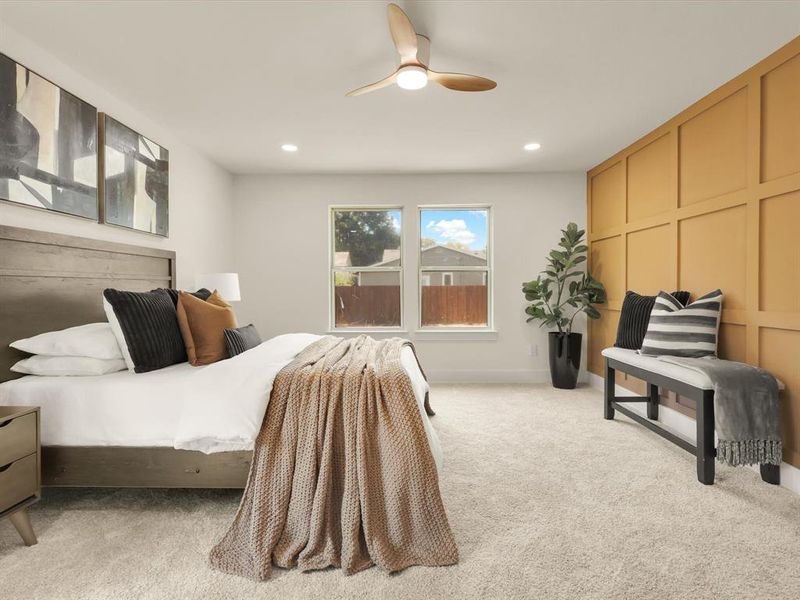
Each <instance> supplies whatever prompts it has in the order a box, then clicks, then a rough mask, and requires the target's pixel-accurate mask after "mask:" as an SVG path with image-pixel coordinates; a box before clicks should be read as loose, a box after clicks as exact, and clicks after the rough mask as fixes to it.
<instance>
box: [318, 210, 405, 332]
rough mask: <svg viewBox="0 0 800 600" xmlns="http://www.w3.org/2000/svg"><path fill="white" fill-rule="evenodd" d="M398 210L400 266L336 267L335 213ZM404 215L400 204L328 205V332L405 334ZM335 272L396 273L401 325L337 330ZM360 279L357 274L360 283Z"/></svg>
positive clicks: (339, 328)
mask: <svg viewBox="0 0 800 600" xmlns="http://www.w3.org/2000/svg"><path fill="white" fill-rule="evenodd" d="M368 210H373V211H376V212H380V211H390V210H392V211H399V212H400V265H399V266H397V267H336V266H334V261H335V258H336V233H335V228H336V212H337V211H341V212H346V211H368ZM404 221H405V216H404V214H403V206H402V205H399V204H363V205H358V204H356V205H353V204H331V205H329V206H328V331H330V332H335V333H362V332H368V333H375V332H381V331H392V332H398V331H405V329H404V327H405V298H404V296H405V293H404V289H403V279H404V265H405V259H404V257H403V249H404V248H405V244H406V235H405V229H406V228H405V225H404ZM337 271H344V272H348V273H359V274H360V273H374V272H378V273H398V274H399V275H398V277H399V280H400V324H399V325H375V326H369V325H359V326H358V327H337V326H336V308H335V306H334V300H335V298H336V281H335V273H336V272H337ZM360 278H361V276H360V275H359V280H360Z"/></svg>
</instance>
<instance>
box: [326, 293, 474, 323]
mask: <svg viewBox="0 0 800 600" xmlns="http://www.w3.org/2000/svg"><path fill="white" fill-rule="evenodd" d="M335 289H336V293H335V301H336V310H335V317H336V325H337V326H338V327H348V326H349V327H353V326H356V327H358V326H363V327H376V326H377V327H396V326H399V325H400V288H399V287H398V286H396V285H364V286H357V285H348V286H336V288H335ZM488 315H489V310H488V294H487V289H486V286H482V285H443V286H438V285H437V286H424V287H423V288H422V325H423V326H430V325H486V324H487V322H488Z"/></svg>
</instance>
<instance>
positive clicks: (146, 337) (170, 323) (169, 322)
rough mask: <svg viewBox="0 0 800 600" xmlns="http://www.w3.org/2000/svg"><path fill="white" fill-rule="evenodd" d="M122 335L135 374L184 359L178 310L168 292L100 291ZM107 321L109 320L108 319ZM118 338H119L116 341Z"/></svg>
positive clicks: (184, 348)
mask: <svg viewBox="0 0 800 600" xmlns="http://www.w3.org/2000/svg"><path fill="white" fill-rule="evenodd" d="M103 297H104V298H105V299H106V301H107V302H108V304H109V306H110V307H111V309H112V310H113V311H114V315H113V316H114V317H116V320H117V322H118V323H119V328H120V330H122V335H123V337H124V338H125V345H126V346H127V348H128V352H129V354H130V357H131V361H132V362H133V367H134V371H135V372H136V373H147V372H148V371H155V370H157V369H163V368H164V367H168V366H170V365H175V364H178V363H182V362H186V360H187V359H186V346H185V345H184V343H183V336H181V330H180V328H179V327H178V313H177V312H176V311H175V305H174V304H173V303H172V299H171V298H170V295H169V293H168V292H167V291H166V290H163V289H159V290H153V291H152V292H124V291H121V290H113V289H107V290H103ZM109 321H110V319H109ZM118 341H119V340H118Z"/></svg>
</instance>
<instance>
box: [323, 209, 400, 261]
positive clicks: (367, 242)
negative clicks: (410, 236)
mask: <svg viewBox="0 0 800 600" xmlns="http://www.w3.org/2000/svg"><path fill="white" fill-rule="evenodd" d="M335 236H336V251H337V252H350V264H352V265H353V266H368V265H373V264H375V263H378V262H381V261H382V260H383V251H384V250H385V249H387V250H388V249H394V248H399V247H400V233H399V232H398V231H397V229H395V225H394V221H393V219H392V215H391V214H390V213H389V212H388V211H382V210H343V211H338V212H336V221H335Z"/></svg>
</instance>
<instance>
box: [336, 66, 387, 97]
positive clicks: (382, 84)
mask: <svg viewBox="0 0 800 600" xmlns="http://www.w3.org/2000/svg"><path fill="white" fill-rule="evenodd" d="M396 79H397V71H395V72H394V73H392V74H391V75H389V76H388V77H386V78H385V79H381V80H380V81H376V82H375V83H370V84H369V85H365V86H364V87H360V88H357V89H355V90H352V91H350V92H347V93H346V94H345V96H360V95H361V94H366V93H368V92H374V91H375V90H379V89H381V88H384V87H386V86H387V85H392V84H393V83H394V82H395V80H396Z"/></svg>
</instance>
